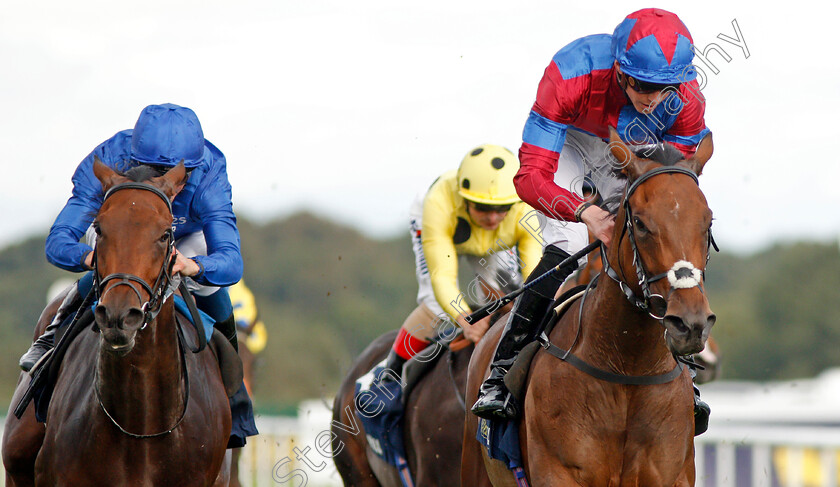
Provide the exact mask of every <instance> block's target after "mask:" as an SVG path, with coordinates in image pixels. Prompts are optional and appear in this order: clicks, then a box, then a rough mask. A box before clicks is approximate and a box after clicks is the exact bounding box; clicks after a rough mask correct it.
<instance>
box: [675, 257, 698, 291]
mask: <svg viewBox="0 0 840 487" xmlns="http://www.w3.org/2000/svg"><path fill="white" fill-rule="evenodd" d="M702 280H703V273H702V272H700V269H698V268H696V267H694V264H692V263H691V262H688V261H687V260H680V261H677V262H676V263H675V264H674V265H673V266H672V267H671V269H670V270H669V271H668V282H669V283H670V284H671V287H672V288H674V289H690V288H693V287H698V286H700V283H701V282H702Z"/></svg>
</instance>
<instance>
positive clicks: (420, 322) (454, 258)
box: [386, 144, 542, 376]
mask: <svg viewBox="0 0 840 487" xmlns="http://www.w3.org/2000/svg"><path fill="white" fill-rule="evenodd" d="M518 169H519V160H518V159H517V158H516V156H515V155H514V154H513V153H512V152H510V151H509V150H507V149H505V148H503V147H500V146H496V145H489V144H488V145H482V146H479V147H476V148H475V149H473V150H472V151H470V152H469V153H468V154H467V155H466V156H465V157H464V159H463V160H462V161H461V165H460V167H459V168H458V170H457V171H449V172H446V173H444V174H443V175H441V176H440V177H439V178H438V179H437V180H436V181H435V182H434V183H433V184H432V186H431V187H430V188H429V190H428V192H426V194H425V195H423V196H421V197H418V198H417V199H416V201H415V202H414V204H413V205H412V208H411V216H410V221H411V239H412V244H413V249H414V255H415V264H416V274H417V281H418V284H419V291H418V293H417V304H418V306H417V308H415V309H414V311H412V312H411V314H409V316H408V318H406V320H405V322H404V323H403V325H402V327H401V328H400V331H399V334H398V335H397V339H396V340H395V342H394V345H393V347H392V348H391V351H390V353H389V355H388V358H387V360H386V367H387V368H388V369H390V370H391V372H393V373H394V375H396V376H400V375H401V371H402V366H403V364H404V363H405V362H406V360H408V359H409V358H411V357H412V356H414V355H415V354H417V353H418V352H420V351H421V350H423V349H424V348H426V347H427V346H428V345H429V343H430V339H431V338H432V337H433V336H434V335H435V334H436V332H437V331H438V330H439V328H440V325H441V324H442V323H445V322H454V323H457V324H458V325H459V326H460V327H461V328H463V330H464V336H465V337H466V338H468V339H470V340H472V341H473V342H478V340H479V339H480V338H481V337H482V336H483V335H484V332H486V331H487V329H488V328H489V317H488V318H485V319H483V320H480V321H478V322H476V323H474V324H472V325H470V324H468V323H467V322H466V319H465V318H466V316H467V315H468V314H469V313H470V312H471V307H470V304H472V305H482V304H484V303H485V302H487V300H488V297H489V295H488V292H489V291H490V290H496V291H502V292H509V291H512V290H514V289H516V288H517V287H519V286H521V285H522V281H523V276H527V275H528V274H529V273H530V272H531V271H532V270H533V269H534V266H535V265H536V264H537V262H538V261H539V259H540V255H541V253H542V247H541V244H540V242H539V241H538V240H537V239H536V238H535V237H534V236H532V235H531V233H529V228H531V227H529V226H527V225H525V222H526V220H528V219H529V218H530V217H536V212H535V211H534V210H533V209H532V208H531V207H530V206H528V205H527V204H525V203H523V202H522V201H520V199H519V197H518V196H517V195H516V189H515V188H514V186H513V176H514V175H515V174H516V172H517V170H518ZM459 263H464V264H466V266H467V267H468V268H469V269H470V271H471V273H472V274H474V276H475V277H474V278H473V279H472V280H471V281H470V282H469V283H468V284H467V285H466V286H463V287H462V286H460V285H459V282H458V270H459Z"/></svg>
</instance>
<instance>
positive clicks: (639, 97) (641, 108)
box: [618, 68, 668, 113]
mask: <svg viewBox="0 0 840 487" xmlns="http://www.w3.org/2000/svg"><path fill="white" fill-rule="evenodd" d="M618 84H619V85H620V86H621V88H622V89H623V90H624V93H626V94H627V98H628V99H630V103H631V104H632V105H633V108H635V109H636V111H637V112H639V113H650V112H652V111H653V109H654V108H656V106H657V105H659V103H660V102H662V100H664V99H665V98H667V96H668V91H667V90H666V89H659V87H657V86H656V85H650V84H649V83H640V82H639V81H638V80H635V79H633V78H632V77H631V76H628V75H627V74H624V73H623V72H622V71H621V69H620V68H618ZM661 88H667V87H666V86H664V85H663V86H661Z"/></svg>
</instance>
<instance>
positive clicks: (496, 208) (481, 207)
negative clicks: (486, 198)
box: [470, 201, 513, 213]
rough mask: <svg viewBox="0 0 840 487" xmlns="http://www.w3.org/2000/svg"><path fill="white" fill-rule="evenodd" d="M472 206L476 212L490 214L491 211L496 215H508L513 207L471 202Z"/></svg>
mask: <svg viewBox="0 0 840 487" xmlns="http://www.w3.org/2000/svg"><path fill="white" fill-rule="evenodd" d="M470 206H472V207H473V209H474V210H475V211H478V212H481V213H490V212H491V211H492V212H494V213H507V212H509V211H510V209H511V207H513V205H485V204H483V203H475V202H473V201H470Z"/></svg>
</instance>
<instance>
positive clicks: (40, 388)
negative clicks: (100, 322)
mask: <svg viewBox="0 0 840 487" xmlns="http://www.w3.org/2000/svg"><path fill="white" fill-rule="evenodd" d="M94 299H95V293H94V290H93V289H91V290H90V292H89V293H88V294H87V296H85V298H84V300H83V301H82V304H81V306H79V309H78V310H76V314H75V316H74V317H73V321H72V322H71V323H70V325H69V326H68V327H67V330H66V331H65V332H64V333H63V334H62V335H61V338H59V340H58V343H56V345H55V347H53V348H52V349H51V350H50V352H49V353H48V354H47V355H45V356H44V357H43V358H42V359H41V360H40V361H38V363H36V364H35V366H34V367H32V370H30V371H29V375H30V376H31V379H30V380H29V386H28V387H27V388H26V392H24V393H23V396H22V397H21V398H20V401H18V404H17V406H15V411H14V415H15V417H17V418H18V419H20V418H21V416H23V413H24V411H26V407H27V406H28V405H29V403H30V402H31V401H32V399H33V398H35V396H36V395H37V396H40V397H39V398H38V400H37V401H35V403H36V406H39V407H38V408H37V409H36V411H35V416H36V418H42V419H39V421H42V420H43V419H45V418H46V415H47V410H46V406H47V405H48V404H49V400H50V397H51V396H52V388H53V386H54V385H55V381H56V379H57V378H58V372H59V367H60V366H61V359H62V358H63V357H64V354H65V352H67V348H68V347H69V346H70V342H72V341H73V339H74V338H76V336H77V335H78V334H79V333H80V332H81V331H82V330H83V329H84V328H85V327H86V326H87V325H88V324H90V323H89V321H88V318H85V319H84V320H82V319H81V318H82V317H83V316H85V315H87V316H89V317H90V318H92V317H93V316H92V312H91V311H90V305H91V304H92V303H93V301H94Z"/></svg>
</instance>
